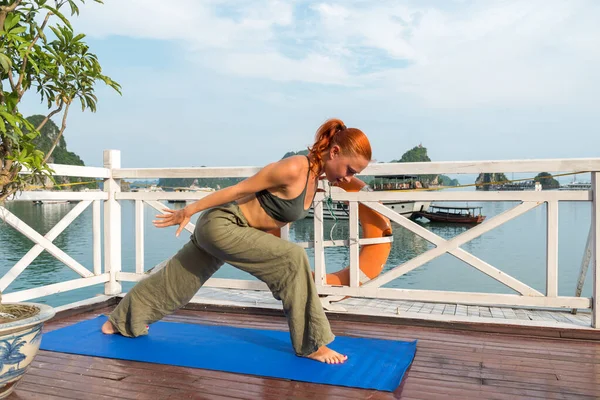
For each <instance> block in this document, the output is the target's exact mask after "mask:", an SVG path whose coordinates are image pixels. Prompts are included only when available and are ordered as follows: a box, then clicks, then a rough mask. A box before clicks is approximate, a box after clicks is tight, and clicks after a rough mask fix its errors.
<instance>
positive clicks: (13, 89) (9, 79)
mask: <svg viewBox="0 0 600 400" xmlns="http://www.w3.org/2000/svg"><path fill="white" fill-rule="evenodd" d="M7 75H8V81H9V82H10V87H11V89H12V91H13V92H16V91H17V85H16V84H15V81H14V79H13V76H12V71H8V74H7Z"/></svg>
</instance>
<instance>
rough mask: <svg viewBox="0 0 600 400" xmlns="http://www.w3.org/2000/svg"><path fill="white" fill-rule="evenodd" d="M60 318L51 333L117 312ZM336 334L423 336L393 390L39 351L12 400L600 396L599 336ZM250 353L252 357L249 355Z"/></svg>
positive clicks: (255, 321) (222, 318) (265, 322)
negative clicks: (384, 390) (556, 337)
mask: <svg viewBox="0 0 600 400" xmlns="http://www.w3.org/2000/svg"><path fill="white" fill-rule="evenodd" d="M110 310H111V307H107V308H102V309H99V310H96V311H93V312H86V313H83V314H77V315H72V316H69V317H64V318H61V319H56V320H52V321H51V322H49V323H48V324H46V330H47V331H50V330H53V329H57V328H60V327H62V326H67V325H70V324H73V323H75V322H77V321H80V320H83V319H89V318H94V317H96V316H97V315H100V314H105V313H108V312H110ZM166 320H170V321H181V322H189V323H202V324H219V325H232V326H240V327H251V328H264V329H277V330H285V329H287V325H286V322H285V319H284V318H283V317H281V316H264V315H263V316H258V315H250V314H234V313H222V312H211V311H193V310H180V311H178V312H177V313H176V314H174V315H172V316H169V317H168V318H167V319H166ZM331 324H332V328H333V330H334V332H335V333H336V334H337V335H347V336H360V337H372V338H382V339H398V340H413V339H418V340H419V342H418V346H417V354H416V357H415V360H414V362H413V365H412V367H411V368H410V370H409V372H408V374H407V376H406V378H405V380H404V382H403V384H402V385H401V386H400V387H399V388H398V389H397V390H396V391H395V392H393V393H389V392H378V391H372V390H361V389H352V388H344V387H335V386H328V385H318V384H310V383H303V382H293V381H286V380H281V379H268V378H261V377H256V376H249V375H240V374H232V373H223V372H215V371H209V370H202V369H193V368H183V367H175V366H168V365H158V364H148V363H141V362H131V361H122V360H115V359H104V358H97V357H88V356H79V355H70V354H63V353H54V352H48V351H40V352H39V354H38V356H37V357H36V359H35V360H34V362H33V364H32V367H31V369H30V370H29V371H28V372H27V374H26V375H25V377H24V378H23V380H22V381H21V383H20V384H19V385H18V386H17V388H16V391H15V393H14V394H12V395H11V396H10V397H9V399H11V400H17V399H50V400H53V399H91V400H95V399H98V400H100V399H106V400H108V399H152V400H156V399H252V400H255V399H288V398H294V399H296V398H297V399H319V400H321V399H335V400H342V399H398V398H401V399H427V400H429V399H444V400H447V399H449V398H450V399H520V398H521V399H599V398H600V342H599V341H586V340H569V339H553V338H531V337H524V336H517V335H508V334H491V333H480V332H469V331H464V330H462V331H459V330H451V329H443V328H429V327H414V326H406V325H389V324H375V323H365V322H351V321H342V320H335V319H334V320H332V321H331ZM240 357H243V355H240Z"/></svg>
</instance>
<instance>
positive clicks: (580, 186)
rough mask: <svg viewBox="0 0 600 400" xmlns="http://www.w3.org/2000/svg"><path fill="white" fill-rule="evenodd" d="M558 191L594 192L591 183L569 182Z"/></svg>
mask: <svg viewBox="0 0 600 400" xmlns="http://www.w3.org/2000/svg"><path fill="white" fill-rule="evenodd" d="M558 190H592V183H591V182H569V183H567V184H565V185H562V186H561V187H559V188H558Z"/></svg>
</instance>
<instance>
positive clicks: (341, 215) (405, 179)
mask: <svg viewBox="0 0 600 400" xmlns="http://www.w3.org/2000/svg"><path fill="white" fill-rule="evenodd" d="M411 189H424V187H423V184H422V183H421V182H420V181H419V180H418V177H417V176H416V175H382V176H375V179H374V181H373V184H372V190H373V191H374V192H381V191H404V190H411ZM382 203H383V205H385V206H386V207H388V208H390V209H392V210H394V211H396V212H397V213H398V214H401V215H403V216H405V217H406V218H412V217H413V214H415V213H417V212H419V211H428V210H429V206H430V205H431V202H429V201H394V200H391V201H390V200H388V201H383V202H382ZM313 216H314V212H313V209H312V207H311V208H310V210H309V211H308V217H309V218H313ZM334 216H335V218H336V219H348V218H349V211H348V205H347V204H344V203H342V202H334V203H333V207H332V209H331V210H329V209H328V208H327V206H324V207H323V218H325V219H334Z"/></svg>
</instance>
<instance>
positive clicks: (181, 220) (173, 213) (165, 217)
mask: <svg viewBox="0 0 600 400" xmlns="http://www.w3.org/2000/svg"><path fill="white" fill-rule="evenodd" d="M186 208H187V207H184V208H182V209H180V210H171V209H169V208H165V209H164V210H163V211H164V212H165V214H159V215H157V216H156V218H160V219H159V220H154V221H152V223H153V224H154V226H156V227H157V228H166V227H167V226H172V225H179V228H177V231H176V232H175V236H177V237H178V236H179V234H180V233H181V231H183V229H184V228H185V226H186V225H187V224H188V222H190V217H191V216H190V215H188V213H187V212H186Z"/></svg>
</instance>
